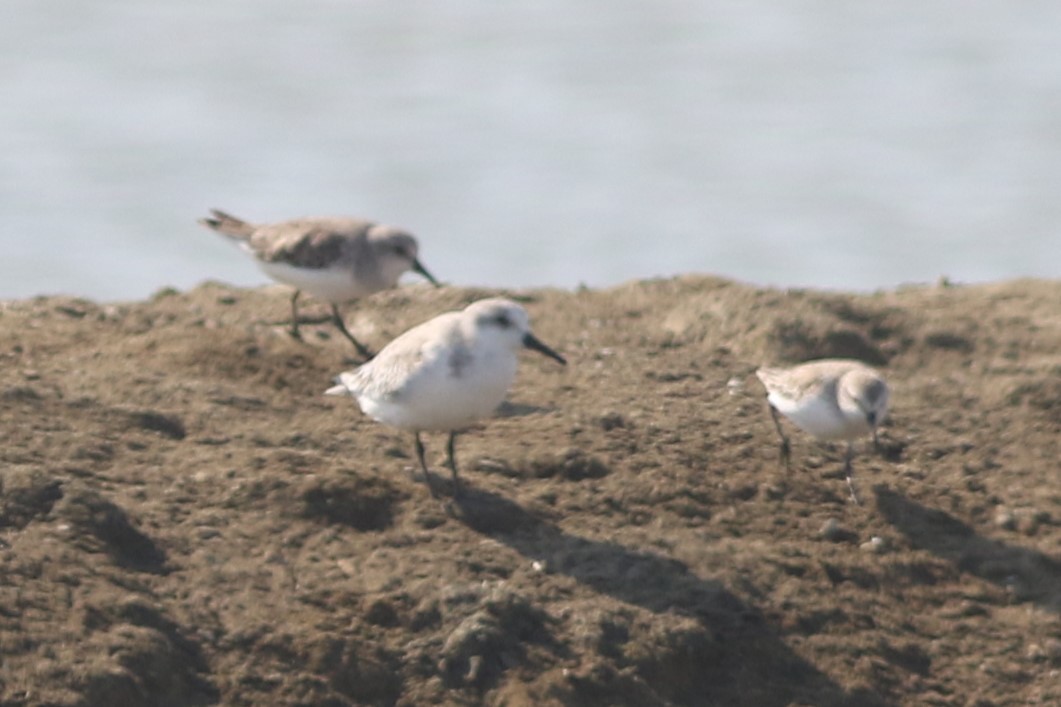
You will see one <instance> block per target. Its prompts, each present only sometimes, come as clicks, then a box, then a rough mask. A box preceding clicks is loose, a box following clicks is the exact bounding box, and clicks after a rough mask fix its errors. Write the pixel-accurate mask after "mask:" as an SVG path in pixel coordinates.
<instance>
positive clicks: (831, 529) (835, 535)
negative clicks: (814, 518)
mask: <svg viewBox="0 0 1061 707" xmlns="http://www.w3.org/2000/svg"><path fill="white" fill-rule="evenodd" d="M818 535H820V536H821V537H823V538H825V539H826V540H831V541H833V542H836V541H838V540H842V539H843V537H844V531H843V529H842V528H841V527H840V522H839V521H837V520H836V518H830V519H829V520H827V521H825V522H824V523H822V527H821V530H819V531H818Z"/></svg>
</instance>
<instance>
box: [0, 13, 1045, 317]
mask: <svg viewBox="0 0 1061 707" xmlns="http://www.w3.org/2000/svg"><path fill="white" fill-rule="evenodd" d="M3 14H4V19H3V22H2V23H0V88H2V92H0V238H2V243H3V247H4V253H5V257H4V258H3V259H2V260H0V297H23V296H29V295H34V294H40V293H54V292H64V293H71V294H79V295H86V296H90V297H94V298H101V299H128V298H139V297H142V296H145V295H147V294H148V293H150V292H152V291H153V290H155V289H157V288H159V287H162V286H166V285H172V286H177V287H181V288H185V287H190V286H193V285H194V284H196V283H197V282H199V281H201V280H204V279H208V278H212V279H221V280H225V281H229V282H233V283H236V284H241V285H242V284H258V283H262V282H265V278H264V276H263V275H260V274H259V273H258V271H257V270H256V269H255V267H254V266H253V264H251V263H250V262H249V261H247V260H245V259H244V258H243V256H242V255H241V254H240V253H239V252H238V251H237V250H236V249H235V248H233V247H231V246H230V245H228V244H227V243H225V242H223V241H222V240H221V239H220V238H218V237H217V236H215V235H213V234H211V233H210V232H208V231H206V230H205V229H202V228H201V227H199V226H198V225H196V224H195V219H196V218H197V217H199V216H201V215H204V214H205V212H206V210H207V209H208V208H209V207H212V206H218V207H223V208H225V209H227V210H230V211H232V212H233V213H235V214H237V215H240V216H243V217H245V218H248V219H251V220H272V219H280V218H287V217H292V216H299V215H307V214H358V215H365V216H371V217H372V218H376V219H379V220H382V221H389V222H392V223H396V224H400V225H403V226H405V227H407V228H409V229H410V230H412V231H414V232H415V233H417V234H418V235H419V236H420V239H421V244H422V248H423V259H424V262H425V263H426V264H427V265H428V267H430V268H431V269H432V270H433V271H434V272H435V273H436V274H437V275H438V276H440V277H441V278H443V279H444V280H447V281H450V282H454V283H467V284H482V285H511V286H534V285H559V286H564V287H572V286H575V285H578V284H579V283H586V284H589V285H593V286H603V285H609V284H613V283H617V282H620V281H623V280H627V279H630V278H641V277H650V276H655V275H669V274H674V273H678V272H688V271H702V272H711V273H717V274H721V275H726V276H730V277H735V278H739V279H743V280H748V281H752V282H755V283H761V284H774V285H808V286H818V287H841V288H854V289H872V288H876V287H883V286H892V285H896V284H899V283H903V282H916V281H932V280H935V279H936V278H937V277H939V276H940V275H943V274H945V275H948V276H950V277H951V278H952V279H956V280H963V281H981V280H994V279H1002V278H1010V277H1015V276H1021V275H1037V276H1046V277H1059V276H1061V3H1058V2H1056V0H1039V1H1034V0H1024V1H1022V2H1019V3H1016V2H1012V0H967V1H966V2H960V3H959V2H952V1H946V2H944V1H942V0H894V1H893V2H876V3H850V2H841V1H840V0H818V1H810V0H804V1H797V2H792V1H790V0H731V1H711V2H692V1H691V0H690V1H681V0H652V1H645V2H634V1H632V0H582V1H574V2H572V1H564V2H561V1H560V0H538V1H537V2H533V3H518V4H517V3H499V2H496V1H495V0H449V1H447V2H428V1H422V2H383V1H369V0H366V1H363V2H345V1H342V0H331V1H329V0H299V1H298V2H293V1H291V0H287V1H284V0H254V1H251V0H210V1H209V2H199V1H189V2H180V3H175V2H162V1H161V0H5V2H4V13H3Z"/></svg>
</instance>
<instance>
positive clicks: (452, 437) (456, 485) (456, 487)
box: [446, 432, 464, 498]
mask: <svg viewBox="0 0 1061 707" xmlns="http://www.w3.org/2000/svg"><path fill="white" fill-rule="evenodd" d="M456 441H457V433H456V432H450V433H449V441H448V442H447V443H446V465H447V466H449V470H450V471H451V472H452V473H453V497H454V498H458V497H460V496H461V494H463V492H464V490H463V488H462V487H461V481H460V477H458V476H457V458H456V457H455V456H453V447H454V443H455V442H456Z"/></svg>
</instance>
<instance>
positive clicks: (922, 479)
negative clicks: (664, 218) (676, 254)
mask: <svg viewBox="0 0 1061 707" xmlns="http://www.w3.org/2000/svg"><path fill="white" fill-rule="evenodd" d="M487 294H494V293H493V292H487V291H485V290H466V289H457V288H443V289H439V290H435V289H431V288H428V287H420V286H410V287H405V288H402V289H400V290H396V291H392V292H388V293H383V294H381V295H378V296H375V297H373V298H371V299H369V300H367V301H365V302H362V303H361V304H359V305H355V306H352V307H350V308H349V309H348V310H347V319H348V321H349V322H350V325H351V327H352V329H353V330H354V332H355V333H356V334H357V335H358V336H359V338H361V339H362V340H363V341H365V342H366V343H369V344H370V345H372V346H373V347H375V348H379V347H380V346H381V345H382V344H383V343H385V342H386V341H388V340H390V339H391V338H393V337H394V336H396V335H397V334H399V333H401V332H402V331H404V330H405V329H407V328H408V327H410V326H411V325H413V324H416V323H419V322H421V321H423V320H425V319H427V318H429V317H431V316H433V315H435V314H437V313H440V312H442V311H445V310H448V309H453V308H458V307H460V306H463V305H464V304H466V303H467V302H470V301H472V300H474V299H477V298H479V297H482V296H485V295H487ZM509 294H511V295H514V296H516V297H518V298H519V299H520V300H521V301H523V302H524V303H525V304H526V306H527V308H528V310H529V312H530V314H531V317H532V320H533V322H534V325H535V330H536V333H537V334H538V336H539V337H540V338H541V339H543V340H544V341H546V342H547V343H549V344H551V345H553V346H554V347H555V348H557V349H558V350H559V351H561V352H562V353H564V354H565V355H566V356H567V358H568V360H569V364H570V365H569V366H567V368H562V367H560V366H559V365H557V364H556V363H555V362H553V361H550V360H548V359H546V358H544V357H541V356H538V355H536V354H534V353H526V354H524V355H523V356H522V358H521V369H520V373H519V377H518V380H517V383H516V385H515V387H514V388H513V390H512V393H511V395H510V399H509V402H508V403H507V404H506V406H505V408H504V409H503V410H502V411H501V415H500V416H499V417H498V418H497V419H492V420H489V421H487V422H486V423H485V424H484V425H483V426H481V427H480V428H477V429H475V430H472V431H470V432H469V433H468V434H466V435H464V436H462V437H461V438H460V440H459V443H458V449H457V453H458V459H459V461H460V463H461V464H462V466H463V478H464V480H465V485H466V492H467V493H466V497H465V498H464V499H463V500H462V501H461V502H459V503H454V502H452V501H449V502H447V501H445V500H442V501H440V500H436V499H433V498H432V497H431V496H430V495H429V494H428V492H427V489H426V487H425V486H424V484H423V483H422V481H417V480H414V479H412V478H411V477H410V471H411V469H412V467H413V466H414V464H415V457H414V454H413V451H412V445H411V440H410V439H409V438H408V436H407V435H406V434H403V433H400V432H397V431H394V430H391V429H387V428H385V427H383V426H381V425H379V424H376V423H374V422H372V421H371V420H369V419H367V418H365V417H363V416H362V415H361V413H360V412H359V411H358V409H357V407H356V405H355V404H354V402H353V401H352V400H350V399H348V398H330V397H327V398H326V397H324V396H323V395H322V394H321V393H322V392H323V390H324V389H325V388H327V387H328V386H329V385H330V383H331V378H332V376H333V375H334V374H336V373H337V372H339V371H340V370H343V369H344V368H349V367H350V364H351V363H352V360H351V358H350V357H351V356H352V355H353V349H352V348H351V347H350V345H349V344H348V343H347V342H346V341H345V340H343V339H342V338H340V337H338V336H336V335H335V334H334V330H333V329H331V328H330V327H329V326H328V325H327V324H326V323H324V322H323V319H324V316H323V315H325V314H326V310H325V308H324V307H322V306H320V305H316V304H307V305H305V306H304V312H305V314H306V315H307V316H311V317H312V316H317V315H320V322H319V323H316V324H309V325H307V326H305V327H304V330H305V334H306V337H305V341H303V342H299V341H296V340H293V339H292V338H290V337H289V336H288V335H287V333H286V332H285V330H284V328H283V326H281V325H280V324H279V322H281V321H282V320H283V319H284V317H285V316H286V314H287V313H288V293H287V292H286V291H285V290H283V289H280V288H265V289H261V290H242V289H236V288H231V287H228V286H224V285H219V284H205V285H203V286H201V287H198V288H196V289H194V290H192V291H190V292H187V293H177V292H172V291H164V292H160V293H159V294H158V295H156V296H155V297H153V298H152V299H151V300H150V301H147V302H138V303H127V304H103V305H101V304H95V303H92V302H87V301H83V300H76V299H70V298H38V299H34V300H29V301H19V302H8V303H5V304H3V305H2V309H0V434H2V435H3V439H2V445H0V455H2V456H0V463H2V485H3V488H2V494H0V563H2V564H0V660H2V664H0V704H2V705H44V704H48V705H123V706H136V705H162V706H165V705H213V704H225V705H266V704H285V705H286V704H291V705H295V704H298V705H349V704H367V705H393V704H397V705H425V704H455V705H477V704H487V705H712V704H718V705H789V704H800V705H847V704H850V705H856V704H857V705H978V706H981V707H986V706H987V705H1025V704H1059V703H1061V468H1059V467H1061V464H1059V457H1061V282H1048V281H1030V280H1022V281H1015V282H1007V283H999V284H990V285H982V286H946V285H945V284H941V285H933V286H925V287H909V288H901V289H899V290H897V291H889V292H881V293H877V294H873V295H850V294H839V293H823V292H814V291H780V290H769V289H757V288H753V287H749V286H746V285H742V284H738V283H734V282H730V281H726V280H721V279H716V278H708V277H698V276H697V277H693V276H690V277H682V278H678V279H673V280H659V281H649V282H640V283H631V284H627V285H623V286H620V287H616V288H613V289H608V290H602V291H592V290H586V291H579V292H562V291H550V290H544V291H538V290H536V291H528V292H516V293H509ZM824 356H845V357H857V358H861V359H863V360H866V361H869V362H871V363H874V364H877V365H879V366H881V367H882V369H883V370H884V371H885V373H886V375H887V376H888V378H889V380H890V381H891V383H892V384H893V387H894V393H893V412H892V414H891V416H890V419H889V420H888V422H887V423H886V425H885V427H884V429H883V433H882V450H881V451H880V452H879V453H874V452H873V451H872V449H868V448H866V449H864V450H863V451H860V453H859V454H858V456H857V457H856V461H855V464H856V466H855V470H856V477H857V480H858V483H859V485H860V489H861V492H862V496H863V504H862V505H861V506H857V505H855V504H853V503H852V502H851V501H850V500H849V498H848V494H847V488H846V485H845V483H844V480H843V478H842V476H841V475H840V464H841V461H842V450H841V449H839V448H832V447H829V446H825V445H821V444H818V443H815V442H813V441H811V440H809V439H807V438H806V437H805V436H802V435H800V434H799V433H795V434H794V435H793V441H794V448H793V459H794V464H793V467H792V469H791V470H790V471H787V472H786V471H785V470H783V469H781V468H779V465H778V458H777V457H778V455H777V452H778V448H777V439H776V434H775V431H774V429H773V427H772V423H771V422H770V418H769V416H768V414H767V411H766V408H765V401H764V396H763V391H762V389H761V388H760V386H759V384H758V382H757V381H756V380H755V378H754V376H753V375H752V372H753V370H754V369H755V367H756V366H758V365H761V364H764V363H771V364H778V363H785V362H798V361H802V360H806V359H810V358H817V357H824ZM444 442H445V438H444V436H443V435H429V436H428V438H427V444H428V452H429V459H430V460H431V462H432V464H433V465H434V467H435V468H437V469H438V470H439V471H438V475H437V479H438V480H439V483H440V485H441V486H442V487H443V488H444V489H449V481H448V475H447V474H446V473H445V471H444V469H443V468H442V461H443V458H444V452H443V449H444ZM867 447H868V445H867Z"/></svg>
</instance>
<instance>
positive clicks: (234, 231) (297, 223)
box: [199, 209, 438, 358]
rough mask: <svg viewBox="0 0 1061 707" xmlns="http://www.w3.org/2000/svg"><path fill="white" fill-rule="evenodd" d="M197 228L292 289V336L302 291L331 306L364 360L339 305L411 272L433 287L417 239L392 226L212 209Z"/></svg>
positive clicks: (387, 286)
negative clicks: (249, 216)
mask: <svg viewBox="0 0 1061 707" xmlns="http://www.w3.org/2000/svg"><path fill="white" fill-rule="evenodd" d="M210 213H211V214H212V217H211V218H204V219H200V220H199V223H201V224H203V225H204V226H207V227H208V228H211V229H213V230H215V231H217V232H218V233H220V234H222V235H224V236H227V237H229V238H231V239H232V240H234V241H236V242H238V243H239V245H240V247H241V248H243V250H245V251H246V252H247V253H249V254H251V255H252V256H253V257H254V259H255V261H256V262H257V263H258V266H259V267H260V268H261V269H262V270H263V271H264V272H265V274H266V275H268V276H269V277H271V278H273V279H274V280H277V281H279V282H282V283H284V284H287V285H291V286H292V287H294V288H295V293H294V294H293V295H292V296H291V335H292V336H294V337H295V338H296V339H297V338H300V336H299V331H298V297H299V295H300V294H301V293H302V292H303V291H306V292H308V293H309V294H311V295H313V296H314V297H316V298H318V299H321V300H324V301H325V302H327V303H328V304H330V305H331V310H332V321H333V322H334V323H335V326H336V327H337V328H338V329H339V331H340V332H342V334H343V336H345V337H346V338H347V339H349V340H350V342H351V343H352V344H353V345H354V346H355V347H357V350H358V352H359V353H360V354H361V355H362V356H364V357H365V358H369V357H371V355H372V353H371V352H370V351H369V350H368V349H367V348H365V347H364V346H363V345H362V344H361V342H359V341H358V340H357V339H355V338H354V336H353V334H351V333H350V331H349V330H348V329H347V328H346V324H345V323H344V322H343V318H342V316H341V315H340V314H339V307H338V305H339V303H341V302H348V301H350V300H353V299H357V298H359V297H366V296H368V295H371V294H372V293H374V292H379V291H380V290H386V289H390V288H392V287H394V286H395V285H397V284H398V278H400V277H401V276H402V274H403V273H405V272H407V271H409V270H412V271H413V272H416V273H419V274H421V275H423V276H424V277H426V278H427V279H428V280H429V281H430V282H431V283H432V284H434V285H435V286H436V287H437V286H438V282H437V281H436V280H435V278H434V277H433V276H432V275H431V273H429V272H428V271H427V270H426V269H425V268H424V266H423V265H422V264H421V263H420V260H419V259H418V258H417V255H418V252H419V247H418V245H417V242H416V239H415V238H414V237H413V236H412V235H410V234H408V233H406V232H405V231H402V230H400V229H397V228H394V227H393V226H385V225H383V224H378V223H373V222H372V221H365V220H362V219H355V218H343V217H334V218H301V219H294V220H291V221H280V222H278V223H267V224H254V223H248V222H246V221H243V220H241V219H238V218H236V217H235V216H230V215H229V214H226V213H225V212H223V211H218V210H217V209H212V210H211V211H210Z"/></svg>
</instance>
